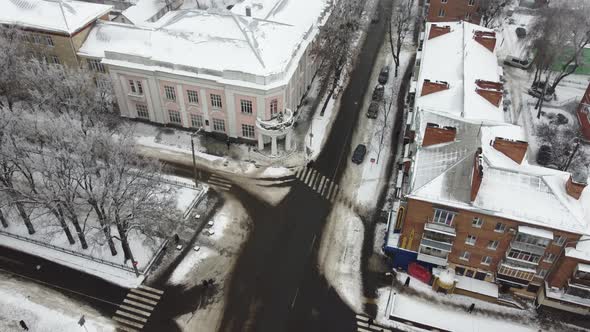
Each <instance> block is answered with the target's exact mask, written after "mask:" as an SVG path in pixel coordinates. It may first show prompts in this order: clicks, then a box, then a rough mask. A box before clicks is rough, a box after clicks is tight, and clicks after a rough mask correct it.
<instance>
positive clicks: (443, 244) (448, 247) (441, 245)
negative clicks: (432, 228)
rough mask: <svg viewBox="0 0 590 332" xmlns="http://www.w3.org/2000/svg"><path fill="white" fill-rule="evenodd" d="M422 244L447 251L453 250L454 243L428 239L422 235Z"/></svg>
mask: <svg viewBox="0 0 590 332" xmlns="http://www.w3.org/2000/svg"><path fill="white" fill-rule="evenodd" d="M420 245H421V246H426V247H430V248H435V249H438V250H442V251H446V252H451V249H452V248H453V243H446V242H440V241H437V240H432V239H428V238H425V237H422V241H420Z"/></svg>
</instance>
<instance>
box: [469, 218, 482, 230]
mask: <svg viewBox="0 0 590 332" xmlns="http://www.w3.org/2000/svg"><path fill="white" fill-rule="evenodd" d="M482 225H483V219H481V218H479V217H475V218H473V220H472V221H471V226H473V227H476V228H481V226H482Z"/></svg>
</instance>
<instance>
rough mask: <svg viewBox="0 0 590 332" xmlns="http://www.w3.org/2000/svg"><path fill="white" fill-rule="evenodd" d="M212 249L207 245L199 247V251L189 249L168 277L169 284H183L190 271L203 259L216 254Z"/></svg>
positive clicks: (194, 269) (196, 267)
mask: <svg viewBox="0 0 590 332" xmlns="http://www.w3.org/2000/svg"><path fill="white" fill-rule="evenodd" d="M218 254H219V253H217V252H215V251H214V250H213V249H211V248H208V247H201V248H200V249H199V251H194V250H191V251H190V252H189V253H188V254H187V255H186V257H185V258H184V259H183V260H182V262H180V264H178V267H176V269H175V270H174V272H172V275H171V276H170V279H169V280H168V282H169V283H171V284H177V285H178V284H183V283H185V282H186V280H187V279H188V278H189V277H190V275H191V274H192V273H195V271H196V270H197V269H198V268H199V264H200V263H201V262H202V261H204V260H205V259H207V258H209V257H212V256H213V255H218Z"/></svg>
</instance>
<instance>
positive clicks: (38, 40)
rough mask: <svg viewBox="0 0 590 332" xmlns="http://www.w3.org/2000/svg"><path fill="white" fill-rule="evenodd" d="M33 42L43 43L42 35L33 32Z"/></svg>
mask: <svg viewBox="0 0 590 332" xmlns="http://www.w3.org/2000/svg"><path fill="white" fill-rule="evenodd" d="M33 42H35V44H43V38H42V36H41V35H38V34H34V35H33Z"/></svg>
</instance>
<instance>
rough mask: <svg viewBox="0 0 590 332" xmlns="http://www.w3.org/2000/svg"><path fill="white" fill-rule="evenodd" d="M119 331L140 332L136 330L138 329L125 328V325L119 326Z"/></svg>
mask: <svg viewBox="0 0 590 332" xmlns="http://www.w3.org/2000/svg"><path fill="white" fill-rule="evenodd" d="M117 330H121V331H125V332H139V331H138V330H136V329H132V328H130V327H127V326H125V325H121V324H118V326H117Z"/></svg>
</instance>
